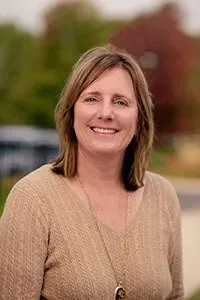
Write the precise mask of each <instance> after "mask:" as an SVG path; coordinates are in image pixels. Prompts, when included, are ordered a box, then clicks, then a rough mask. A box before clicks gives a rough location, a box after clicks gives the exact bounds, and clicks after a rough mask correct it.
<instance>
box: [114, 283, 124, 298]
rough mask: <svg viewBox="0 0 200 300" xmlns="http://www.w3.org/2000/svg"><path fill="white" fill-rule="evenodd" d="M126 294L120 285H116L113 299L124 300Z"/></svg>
mask: <svg viewBox="0 0 200 300" xmlns="http://www.w3.org/2000/svg"><path fill="white" fill-rule="evenodd" d="M125 296H126V293H125V290H124V289H123V287H122V286H121V285H118V286H117V287H116V289H115V298H114V300H120V299H125Z"/></svg>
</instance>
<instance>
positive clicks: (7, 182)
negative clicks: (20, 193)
mask: <svg viewBox="0 0 200 300" xmlns="http://www.w3.org/2000/svg"><path fill="white" fill-rule="evenodd" d="M20 177H21V176H19V175H18V176H10V177H7V178H3V179H2V180H0V191H1V193H0V216H1V214H2V212H3V208H4V205H5V201H6V198H7V196H8V193H9V192H10V190H11V189H12V187H13V186H14V184H15V183H16V182H17V181H18V180H19V179H20Z"/></svg>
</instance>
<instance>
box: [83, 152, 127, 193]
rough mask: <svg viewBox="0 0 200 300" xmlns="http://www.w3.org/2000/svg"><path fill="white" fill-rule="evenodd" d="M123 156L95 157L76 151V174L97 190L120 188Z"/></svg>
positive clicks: (94, 155)
mask: <svg viewBox="0 0 200 300" xmlns="http://www.w3.org/2000/svg"><path fill="white" fill-rule="evenodd" d="M122 164H123V154H119V155H107V156H106V155H104V154H103V155H96V154H91V153H86V152H84V151H82V149H80V148H79V149H78V174H79V176H80V177H81V178H82V179H83V180H85V181H87V183H88V184H89V185H90V186H91V187H93V186H95V187H96V189H97V190H100V191H101V192H103V191H106V190H107V191H108V190H111V189H115V188H116V187H117V188H119V186H122V182H121V169H122Z"/></svg>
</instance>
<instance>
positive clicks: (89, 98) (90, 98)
mask: <svg viewBox="0 0 200 300" xmlns="http://www.w3.org/2000/svg"><path fill="white" fill-rule="evenodd" d="M85 101H86V102H95V101H97V99H96V98H94V97H88V98H86V99H85Z"/></svg>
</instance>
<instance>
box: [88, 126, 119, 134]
mask: <svg viewBox="0 0 200 300" xmlns="http://www.w3.org/2000/svg"><path fill="white" fill-rule="evenodd" d="M92 130H93V131H95V132H99V133H111V134H113V133H115V132H116V131H117V130H115V129H106V128H98V127H93V128H92Z"/></svg>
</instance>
